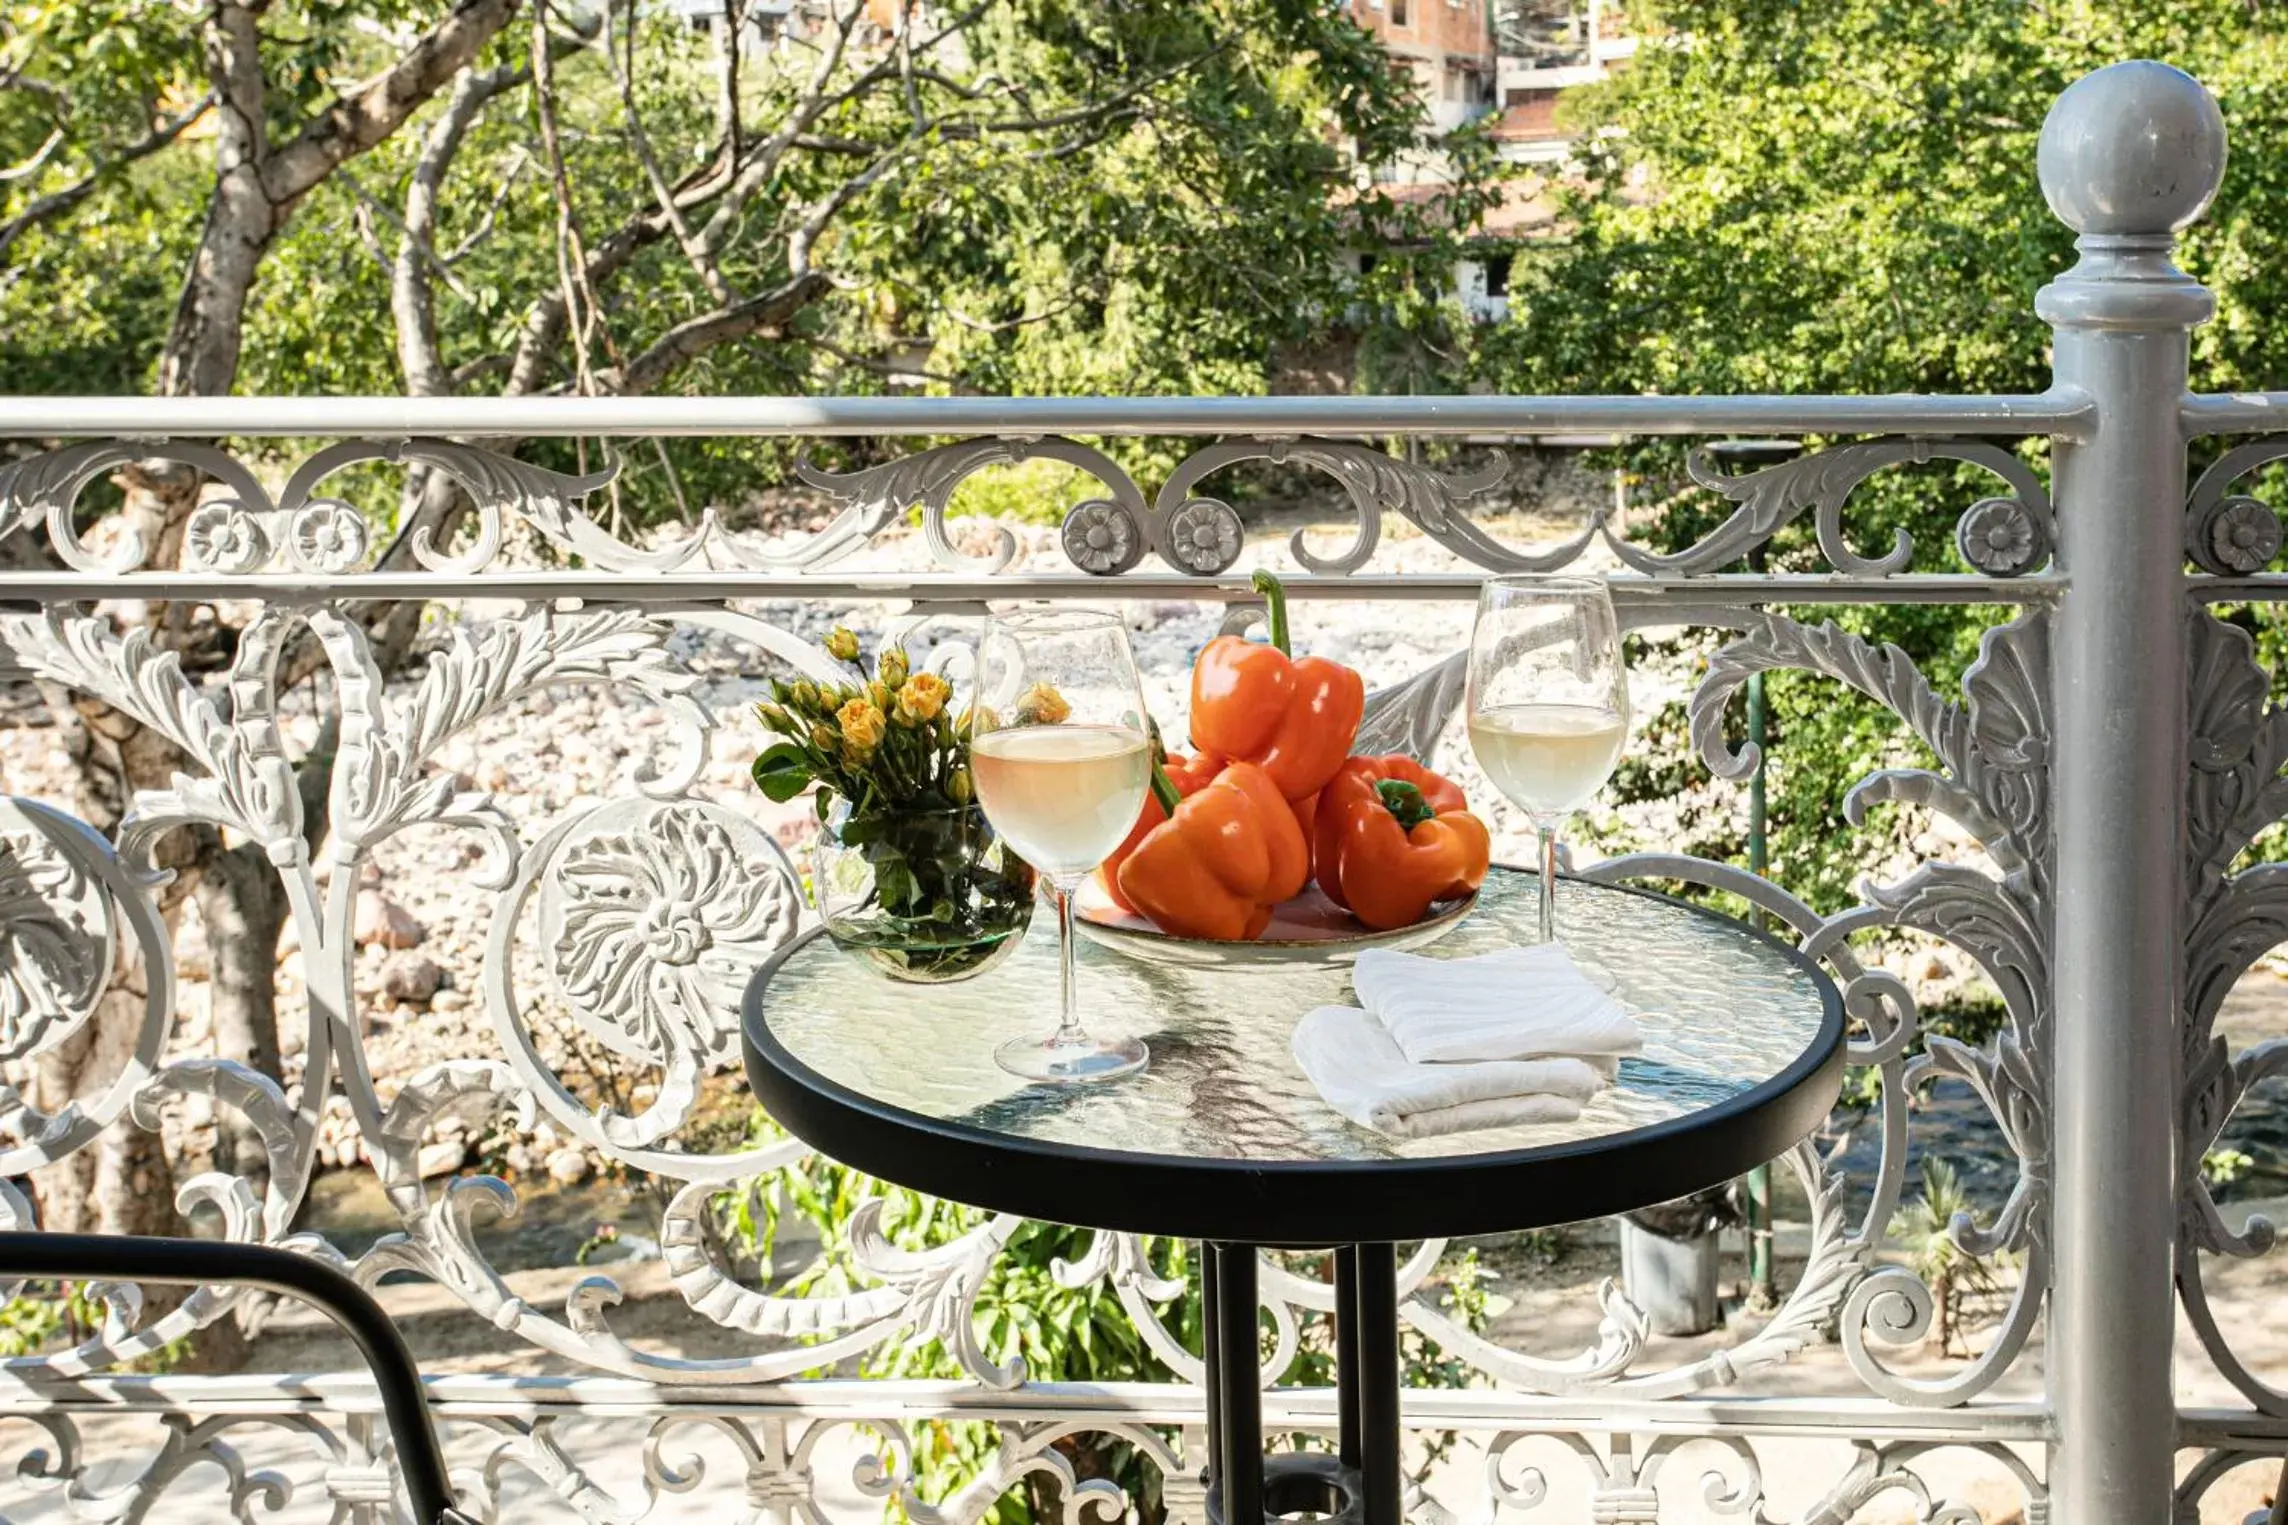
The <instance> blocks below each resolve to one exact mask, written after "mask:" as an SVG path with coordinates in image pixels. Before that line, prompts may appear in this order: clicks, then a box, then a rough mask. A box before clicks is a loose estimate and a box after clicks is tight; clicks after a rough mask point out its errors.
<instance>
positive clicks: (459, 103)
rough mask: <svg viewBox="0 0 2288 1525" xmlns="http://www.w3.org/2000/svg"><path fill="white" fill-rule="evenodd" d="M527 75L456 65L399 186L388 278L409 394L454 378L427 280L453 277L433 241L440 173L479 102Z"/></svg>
mask: <svg viewBox="0 0 2288 1525" xmlns="http://www.w3.org/2000/svg"><path fill="white" fill-rule="evenodd" d="M530 77H531V76H530V74H529V72H528V71H526V70H523V69H509V68H501V69H491V70H487V71H485V72H483V73H479V72H477V71H475V70H463V71H462V73H461V77H460V78H459V80H457V81H456V82H455V83H454V85H453V95H452V99H451V100H449V101H447V102H446V105H445V111H444V114H443V115H442V116H440V117H438V118H437V121H436V123H435V124H434V125H433V126H431V127H430V129H429V132H428V134H427V135H426V136H425V137H424V138H423V139H422V140H421V152H420V154H419V155H418V156H417V157H416V158H415V159H414V161H413V176H412V180H411V181H410V183H409V184H408V185H407V186H406V189H405V215H404V216H403V218H401V219H400V220H399V222H398V233H399V237H398V242H397V259H396V261H395V263H394V264H393V266H392V268H391V271H390V282H389V310H390V315H391V317H392V318H394V319H395V320H396V329H397V361H398V366H399V368H400V369H401V370H403V371H404V373H405V390H406V391H407V393H409V394H410V395H412V396H415V397H435V396H440V395H442V394H445V393H448V392H450V391H452V390H453V377H452V375H451V373H450V372H448V371H447V370H446V369H445V362H444V356H443V352H442V351H441V349H440V348H439V345H438V342H437V297H436V291H435V289H434V287H433V285H432V284H431V282H432V277H433V276H438V275H442V276H444V277H445V278H446V279H447V280H451V279H452V278H453V277H452V273H451V270H450V268H449V267H448V266H447V264H446V263H445V261H444V260H442V259H440V258H439V257H438V254H437V246H436V238H437V201H438V197H439V195H440V194H441V193H442V191H443V189H444V184H445V176H446V174H447V173H448V172H449V171H450V170H451V169H452V167H453V160H454V159H455V157H457V156H458V155H459V153H460V151H461V144H462V142H463V141H464V140H465V139H466V138H467V137H468V133H469V129H470V128H471V127H472V126H474V125H475V124H476V121H477V118H478V117H480V116H482V115H483V114H484V109H485V107H486V106H487V105H488V104H490V103H491V102H492V101H493V100H494V98H496V97H497V96H499V95H501V94H502V93H503V92H504V91H507V90H511V89H514V88H515V87H516V86H517V85H519V84H522V83H523V82H524V81H525V80H526V79H529V78H530ZM486 215H487V216H488V217H489V216H490V215H491V214H490V213H487V214H486ZM464 300H465V298H464Z"/></svg>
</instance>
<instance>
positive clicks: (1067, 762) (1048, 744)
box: [969, 609, 1152, 1082]
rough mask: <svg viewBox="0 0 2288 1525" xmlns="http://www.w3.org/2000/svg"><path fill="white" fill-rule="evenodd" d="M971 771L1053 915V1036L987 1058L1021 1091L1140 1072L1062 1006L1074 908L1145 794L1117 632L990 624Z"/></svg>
mask: <svg viewBox="0 0 2288 1525" xmlns="http://www.w3.org/2000/svg"><path fill="white" fill-rule="evenodd" d="M973 717H974V718H973V719H972V722H971V725H972V730H971V734H970V743H969V755H970V772H971V774H972V775H973V776H974V777H975V779H976V781H977V802H978V804H980V805H982V806H983V807H984V808H985V817H986V819H987V820H989V821H991V822H992V823H993V829H994V830H995V831H997V832H999V833H1000V834H1001V836H1002V838H1003V840H1004V841H1006V842H1007V843H1008V844H1009V846H1010V847H1012V848H1014V849H1015V850H1016V852H1017V853H1018V855H1019V856H1021V857H1022V858H1024V860H1025V861H1026V862H1028V863H1030V864H1032V865H1033V867H1034V868H1035V869H1036V870H1038V871H1039V873H1040V875H1041V877H1042V878H1043V879H1045V880H1047V881H1048V884H1049V889H1050V892H1051V893H1052V894H1053V895H1054V896H1055V897H1056V903H1057V965H1058V974H1059V979H1058V987H1059V991H1060V999H1059V1008H1058V1009H1059V1013H1060V1014H1059V1018H1058V1021H1057V1028H1056V1031H1055V1032H1053V1033H1051V1034H1049V1035H1048V1036H1047V1037H1046V1038H1013V1039H1011V1040H1010V1041H1008V1042H1007V1043H1004V1044H1002V1045H1001V1047H1000V1048H999V1049H997V1050H995V1052H994V1058H995V1059H996V1060H997V1061H998V1062H999V1063H1000V1065H1001V1067H1002V1068H1003V1069H1005V1070H1007V1071H1009V1073H1011V1074H1012V1075H1021V1076H1023V1077H1024V1078H1025V1079H1027V1080H1038V1081H1052V1082H1069V1081H1079V1080H1110V1079H1113V1078H1114V1077H1116V1076H1120V1075H1126V1074H1129V1073H1131V1072H1133V1071H1135V1070H1139V1069H1142V1068H1143V1067H1144V1061H1145V1058H1146V1053H1145V1048H1144V1044H1143V1042H1142V1041H1141V1040H1139V1039H1136V1038H1097V1037H1094V1036H1092V1035H1090V1034H1089V1033H1088V1032H1087V1031H1086V1030H1084V1029H1083V1028H1082V1026H1081V1024H1080V1012H1079V1007H1078V1005H1077V1004H1076V1002H1075V999H1074V971H1073V929H1072V915H1073V911H1072V897H1073V892H1074V891H1076V890H1077V889H1079V888H1080V885H1081V881H1082V880H1084V879H1086V878H1087V877H1088V875H1089V872H1090V871H1091V870H1093V869H1094V868H1095V867H1096V866H1097V865H1098V864H1099V863H1102V862H1103V861H1104V860H1105V858H1106V856H1107V855H1108V854H1110V853H1111V851H1112V850H1113V849H1114V848H1115V847H1118V846H1119V845H1120V842H1121V839H1122V838H1123V837H1125V836H1127V835H1128V829H1129V828H1130V827H1131V826H1134V825H1135V824H1136V813H1137V811H1138V810H1140V809H1141V808H1142V807H1143V804H1144V795H1145V792H1146V791H1147V790H1148V789H1149V788H1150V787H1151V783H1152V738H1151V733H1150V730H1149V728H1148V727H1147V725H1146V723H1145V720H1144V695H1143V688H1142V685H1141V684H1140V682H1139V681H1138V679H1137V675H1136V659H1135V656H1134V654H1133V653H1131V652H1130V650H1129V648H1128V630H1127V627H1126V626H1124V625H1122V624H1121V623H1120V621H1119V620H1118V619H1117V618H1116V617H1114V616H1112V615H1109V614H1100V613H1097V612H1095V611H1093V610H1084V609H1048V610H1029V611H1024V612H1021V613H1016V614H1009V615H1001V616H997V617H995V618H994V619H993V620H992V622H991V623H990V624H988V625H987V627H986V630H985V642H984V645H983V647H982V649H981V650H980V651H979V653H978V685H977V705H976V708H975V710H974V711H973Z"/></svg>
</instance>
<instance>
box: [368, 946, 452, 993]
mask: <svg viewBox="0 0 2288 1525" xmlns="http://www.w3.org/2000/svg"><path fill="white" fill-rule="evenodd" d="M444 983H445V971H444V970H443V969H440V968H439V967H437V961H436V960H435V959H432V958H424V957H423V956H422V955H420V954H418V953H400V954H398V955H396V956H395V957H394V958H392V959H390V961H389V962H388V963H386V964H384V965H382V966H381V993H382V994H383V995H386V996H389V997H391V998H393V999H395V1000H399V1001H411V1002H413V1003H415V1004H417V1005H418V1004H423V1003H426V1002H427V1001H428V1000H430V998H431V997H433V996H435V995H436V994H437V992H438V990H439V988H440V987H442V986H443V985H444Z"/></svg>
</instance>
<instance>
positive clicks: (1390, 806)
mask: <svg viewBox="0 0 2288 1525" xmlns="http://www.w3.org/2000/svg"><path fill="white" fill-rule="evenodd" d="M1374 792H1375V794H1376V795H1377V796H1379V797H1380V798H1381V800H1382V806H1383V808H1384V809H1385V810H1387V811H1389V812H1390V813H1391V814H1392V815H1394V816H1396V817H1398V824H1399V826H1400V827H1402V828H1403V829H1405V830H1407V831H1412V830H1413V829H1414V828H1415V827H1417V826H1419V825H1421V824H1422V823H1423V822H1424V821H1428V820H1434V819H1435V818H1436V817H1437V814H1438V813H1437V812H1436V811H1435V810H1432V809H1431V808H1430V802H1429V801H1428V800H1426V799H1424V798H1423V797H1422V790H1421V787H1420V786H1419V785H1415V784H1410V783H1408V782H1407V781H1406V780H1405V779H1403V778H1386V779H1383V780H1381V781H1379V782H1378V783H1376V784H1375V786H1374Z"/></svg>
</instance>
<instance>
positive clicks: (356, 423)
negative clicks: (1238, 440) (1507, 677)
mask: <svg viewBox="0 0 2288 1525" xmlns="http://www.w3.org/2000/svg"><path fill="white" fill-rule="evenodd" d="M2089 421H2090V411H2089V401H2088V399H2087V397H2085V396H2084V395H2083V394H2082V393H2080V392H2079V391H2076V390H2072V389H2062V388H2061V389H2054V390H2052V391H2049V392H2044V393H2039V394H2033V395H2018V396H1998V397H1938V396H1924V395H1920V394H1911V393H1896V394H1890V395H1885V396H1874V397H1789V396H1741V397H1481V396H1445V397H159V398H150V397H8V398H0V436H9V435H13V436H19V437H26V436H28V437H32V438H39V439H46V438H54V437H59V436H68V435H100V436H122V437H126V438H131V439H142V438H149V439H162V438H205V437H215V436H222V435H253V436H265V435H320V436H329V437H330V436H344V437H347V436H361V437H362V436H380V437H390V436H395V435H413V434H428V435H451V436H457V437H471V436H480V435H520V436H522V435H596V434H646V435H650V434H656V435H702V434H749V435H834V434H885V435H887V434H905V435H914V434H1019V435H1038V434H1087V435H1110V434H1180V435H1200V434H1344V433H1361V432H1364V433H1405V434H1517V435H1549V434H1581V433H1617V434H1731V433H1743V432H1754V433H1769V432H1775V431H1776V432H1782V433H1787V432H1794V433H1812V434H1956V433H1961V434H2000V435H2032V434H2059V435H2065V436H2067V437H2069V438H2078V437H2080V435H2081V434H2082V432H2083V430H2084V429H2085V427H2086V426H2087V425H2088V423H2089Z"/></svg>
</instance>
